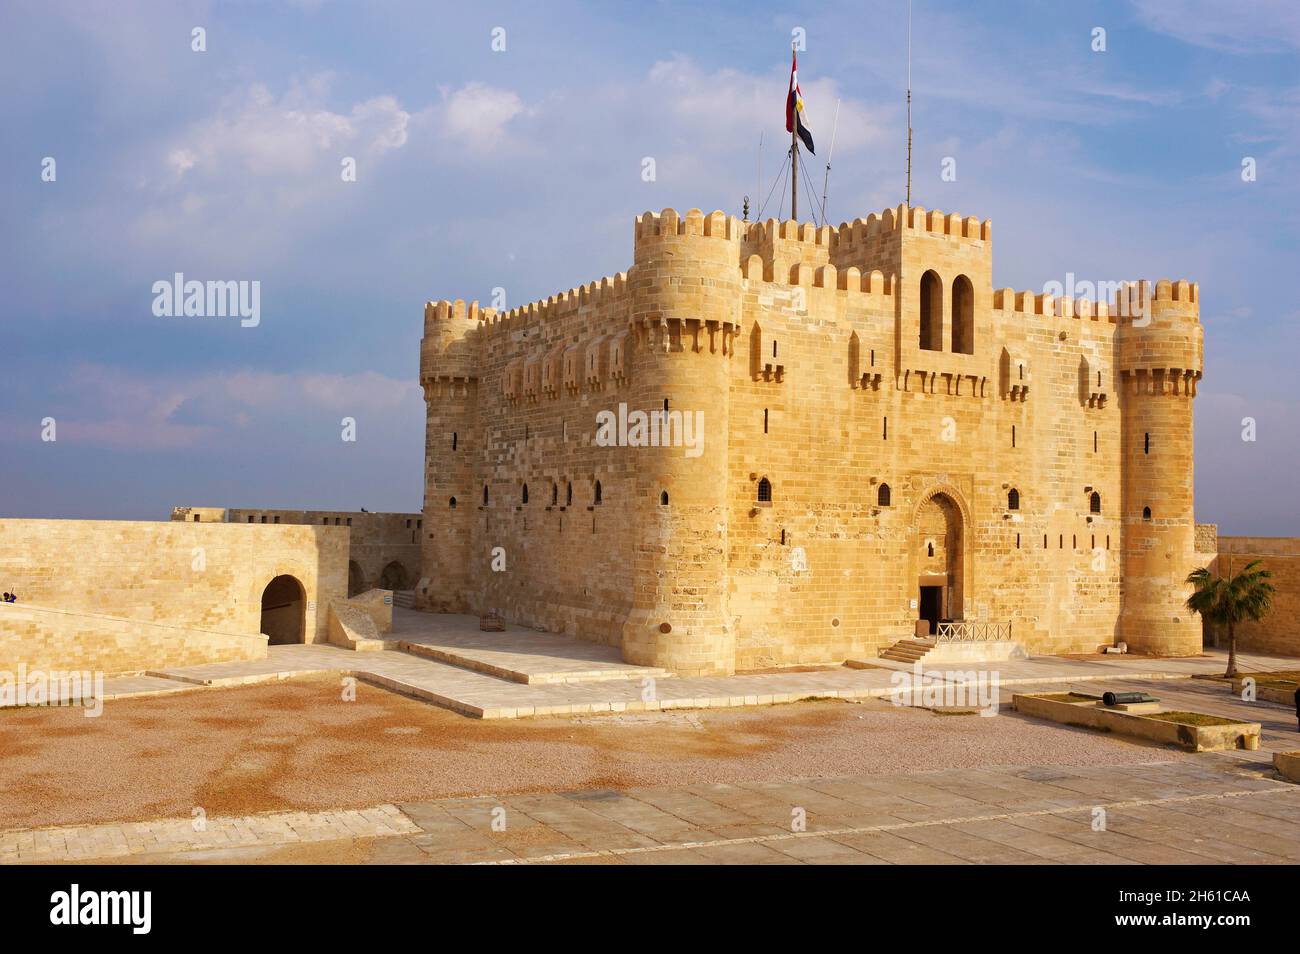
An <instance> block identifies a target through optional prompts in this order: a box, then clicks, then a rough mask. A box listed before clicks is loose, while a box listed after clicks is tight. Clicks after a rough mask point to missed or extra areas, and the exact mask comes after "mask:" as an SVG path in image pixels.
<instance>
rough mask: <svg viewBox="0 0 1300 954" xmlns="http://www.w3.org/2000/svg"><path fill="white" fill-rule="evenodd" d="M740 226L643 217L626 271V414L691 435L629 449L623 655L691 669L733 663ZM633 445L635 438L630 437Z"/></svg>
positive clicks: (712, 219)
mask: <svg viewBox="0 0 1300 954" xmlns="http://www.w3.org/2000/svg"><path fill="white" fill-rule="evenodd" d="M740 278H741V276H740V223H739V222H738V221H737V220H736V219H735V218H734V217H728V216H726V215H724V214H723V213H721V212H714V213H712V214H711V215H708V216H705V215H703V214H702V213H701V212H700V210H699V209H692V210H690V211H689V212H688V213H687V214H686V215H685V216H684V217H679V216H678V214H677V212H675V211H674V210H672V209H665V210H664V211H663V212H662V213H660V214H659V215H655V214H654V213H650V212H647V213H646V214H644V215H642V216H638V218H637V220H636V228H635V257H634V264H633V266H632V269H631V270H630V271H629V272H628V288H629V292H630V294H631V298H632V302H631V310H630V316H629V318H630V322H631V330H632V332H633V336H632V337H633V341H634V347H633V349H632V350H633V354H632V361H633V373H632V375H631V380H632V382H633V384H632V388H631V391H630V393H629V397H628V406H629V411H631V410H641V411H645V412H647V413H656V414H659V415H664V413H665V411H666V412H667V414H666V416H665V418H664V420H663V423H662V424H661V429H662V428H663V427H670V428H676V429H678V432H679V433H681V434H683V435H684V436H685V437H686V438H687V440H682V441H678V440H667V441H661V442H660V444H661V446H648V447H647V446H641V447H629V448H626V449H623V450H622V452H624V453H630V454H636V455H637V461H638V464H637V467H636V469H635V472H636V478H635V487H636V490H635V493H636V501H635V506H636V514H637V516H636V534H637V542H636V547H637V552H636V555H635V558H634V579H633V596H632V603H631V609H630V611H629V613H628V616H627V619H626V622H625V624H624V626H623V657H624V658H625V659H626V660H627V661H628V662H632V663H636V664H639V665H647V666H658V667H662V668H664V669H669V670H672V671H674V672H677V673H680V674H686V675H691V674H694V675H701V674H719V673H731V672H734V671H735V656H736V652H735V631H734V627H733V624H732V620H731V618H730V616H729V615H728V612H727V581H728V577H727V512H728V479H727V474H728V468H727V452H728V414H729V411H730V398H729V393H730V382H731V376H730V372H731V368H730V362H731V357H732V353H733V350H734V345H735V340H736V335H737V331H738V326H739V322H740V310H741V287H740ZM629 443H630V442H629Z"/></svg>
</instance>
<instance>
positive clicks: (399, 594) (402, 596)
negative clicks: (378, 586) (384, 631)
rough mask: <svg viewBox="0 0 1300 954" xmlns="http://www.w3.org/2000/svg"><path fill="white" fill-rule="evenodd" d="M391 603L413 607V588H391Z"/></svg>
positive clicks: (407, 607) (408, 607)
mask: <svg viewBox="0 0 1300 954" xmlns="http://www.w3.org/2000/svg"><path fill="white" fill-rule="evenodd" d="M393 605H394V606H401V607H404V608H406V609H415V590H393Z"/></svg>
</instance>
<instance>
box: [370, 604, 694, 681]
mask: <svg viewBox="0 0 1300 954" xmlns="http://www.w3.org/2000/svg"><path fill="white" fill-rule="evenodd" d="M388 638H389V639H390V640H392V639H394V638H395V639H396V642H397V648H398V649H400V650H402V651H403V652H407V653H411V654H412V655H415V656H421V657H424V658H426V659H432V660H435V661H437V662H442V663H448V664H450V665H453V666H460V667H461V668H463V669H471V670H473V671H475V672H481V673H485V674H486V675H489V676H496V677H497V678H498V679H507V680H509V681H511V682H520V683H525V684H528V685H546V684H553V683H576V682H601V681H604V680H610V679H645V678H653V679H662V678H664V677H667V676H670V675H672V674H671V673H670V672H668V671H667V670H665V669H659V668H655V667H649V666H634V665H632V664H630V663H625V662H623V654H622V652H621V651H620V650H619V649H618V648H617V647H615V646H605V645H602V644H600V643H592V642H588V641H586V640H581V639H574V638H573V637H570V636H562V635H558V634H555V633H538V632H535V631H534V630H529V629H524V628H522V627H520V626H507V627H506V629H505V631H504V632H498V633H485V632H482V631H480V630H479V628H478V619H477V618H475V617H473V616H464V615H443V614H433V613H421V612H416V611H414V610H407V609H403V608H401V607H394V609H393V632H392V633H391V634H388Z"/></svg>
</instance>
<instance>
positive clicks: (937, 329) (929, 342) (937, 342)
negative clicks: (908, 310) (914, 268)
mask: <svg viewBox="0 0 1300 954" xmlns="http://www.w3.org/2000/svg"><path fill="white" fill-rule="evenodd" d="M920 304H921V348H922V349H924V350H925V351H942V350H943V282H941V281H940V280H939V276H938V275H937V274H936V273H935V272H933V271H928V272H926V273H925V274H924V275H922V276H921V302H920Z"/></svg>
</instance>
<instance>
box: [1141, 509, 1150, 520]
mask: <svg viewBox="0 0 1300 954" xmlns="http://www.w3.org/2000/svg"><path fill="white" fill-rule="evenodd" d="M1142 519H1143V520H1150V519H1151V508H1150V507H1143V508H1142Z"/></svg>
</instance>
